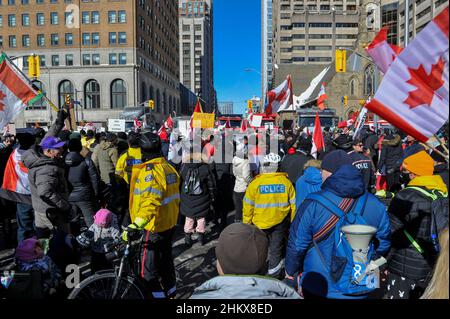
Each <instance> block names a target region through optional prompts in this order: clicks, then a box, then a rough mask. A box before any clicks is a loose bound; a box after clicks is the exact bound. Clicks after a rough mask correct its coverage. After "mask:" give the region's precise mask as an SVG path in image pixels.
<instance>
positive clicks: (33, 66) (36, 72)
mask: <svg viewBox="0 0 450 319" xmlns="http://www.w3.org/2000/svg"><path fill="white" fill-rule="evenodd" d="M40 75H41V65H40V61H39V55H36V54H33V55H30V56H29V57H28V76H29V77H30V78H39V76H40Z"/></svg>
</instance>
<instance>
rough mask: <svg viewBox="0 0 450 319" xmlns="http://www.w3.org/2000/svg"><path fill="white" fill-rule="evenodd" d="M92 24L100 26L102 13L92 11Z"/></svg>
mask: <svg viewBox="0 0 450 319" xmlns="http://www.w3.org/2000/svg"><path fill="white" fill-rule="evenodd" d="M91 18H92V20H91V21H92V24H99V23H100V13H99V12H98V11H92V16H91Z"/></svg>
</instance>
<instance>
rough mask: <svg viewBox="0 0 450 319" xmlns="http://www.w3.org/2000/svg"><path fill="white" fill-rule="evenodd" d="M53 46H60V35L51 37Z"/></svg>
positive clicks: (55, 34)
mask: <svg viewBox="0 0 450 319" xmlns="http://www.w3.org/2000/svg"><path fill="white" fill-rule="evenodd" d="M51 44H52V45H59V35H58V33H52V35H51Z"/></svg>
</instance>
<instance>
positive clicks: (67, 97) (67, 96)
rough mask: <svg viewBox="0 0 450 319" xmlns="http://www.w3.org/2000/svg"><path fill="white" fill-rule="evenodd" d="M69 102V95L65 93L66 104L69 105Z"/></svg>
mask: <svg viewBox="0 0 450 319" xmlns="http://www.w3.org/2000/svg"><path fill="white" fill-rule="evenodd" d="M70 102H71V98H70V95H69V94H67V95H66V105H67V106H69V105H70Z"/></svg>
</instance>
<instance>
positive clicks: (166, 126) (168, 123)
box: [158, 115, 173, 135]
mask: <svg viewBox="0 0 450 319" xmlns="http://www.w3.org/2000/svg"><path fill="white" fill-rule="evenodd" d="M167 129H170V130H172V129H173V120H172V116H171V115H169V117H168V118H167V120H165V121H164V123H163V125H161V127H160V128H159V130H158V135H161V133H162V131H163V130H164V131H166V130H167Z"/></svg>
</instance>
